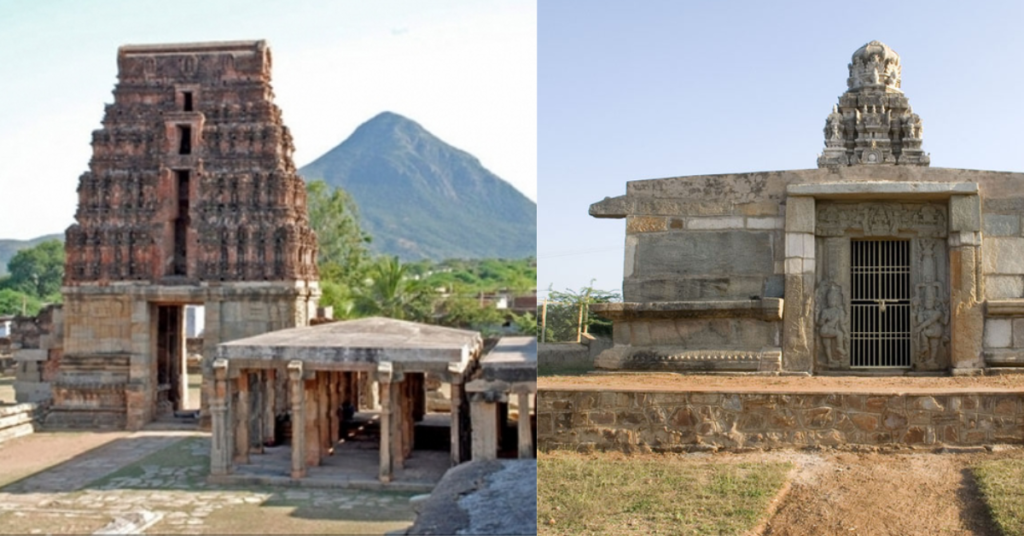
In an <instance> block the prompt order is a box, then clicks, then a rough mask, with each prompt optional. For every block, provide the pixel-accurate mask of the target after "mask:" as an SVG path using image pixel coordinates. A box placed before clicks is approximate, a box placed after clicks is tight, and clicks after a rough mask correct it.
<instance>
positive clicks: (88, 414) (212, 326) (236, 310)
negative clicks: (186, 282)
mask: <svg viewBox="0 0 1024 536" xmlns="http://www.w3.org/2000/svg"><path fill="white" fill-rule="evenodd" d="M318 296H319V291H318V289H317V286H316V284H315V283H313V284H310V285H307V284H305V283H301V282H299V283H231V284H226V285H224V286H213V285H210V286H201V287H193V286H187V287H185V286H182V287H173V286H141V285H140V286H132V285H112V286H78V287H71V288H66V289H65V311H66V321H65V331H64V333H65V336H66V339H65V348H64V354H65V357H64V360H63V363H62V366H61V367H60V372H59V375H58V377H57V380H56V383H55V385H54V389H53V392H54V401H53V407H52V410H51V412H50V414H49V415H48V417H47V420H46V424H47V425H57V426H67V427H111V428H128V429H138V428H141V427H142V425H144V424H145V423H147V422H150V421H152V420H153V419H154V418H155V417H156V416H157V414H158V412H159V410H160V407H161V404H162V403H163V404H166V401H163V400H160V399H159V396H160V395H159V393H160V392H161V390H160V388H159V387H160V386H159V383H160V382H159V379H158V370H157V344H158V342H157V335H158V326H157V320H158V313H157V308H158V307H159V306H161V305H186V304H201V305H204V306H205V308H206V324H205V330H204V333H205V335H204V338H203V355H204V356H205V357H204V359H203V365H202V370H203V376H204V378H203V395H202V408H201V411H202V414H203V415H208V413H207V400H208V398H209V394H208V393H209V391H208V390H209V389H211V388H212V369H211V368H210V364H209V361H210V359H212V357H210V356H212V355H213V353H214V351H215V348H216V346H217V345H218V344H220V343H222V342H227V341H231V340H235V339H240V338H244V337H248V336H251V335H256V334H261V333H266V332H269V331H275V330H280V329H286V328H290V327H296V326H302V325H306V324H307V323H308V321H309V318H310V315H311V312H312V311H315V307H316V300H317V298H318ZM181 351H182V352H184V351H185V344H184V335H183V334H182V348H181ZM181 361H182V362H181V363H180V365H181V367H182V368H181V373H182V374H183V375H184V374H185V373H186V370H187V369H186V368H185V360H184V359H182V360H181ZM175 366H177V364H175ZM184 377H187V376H184ZM207 422H208V417H207Z"/></svg>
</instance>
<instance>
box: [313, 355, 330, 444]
mask: <svg viewBox="0 0 1024 536" xmlns="http://www.w3.org/2000/svg"><path fill="white" fill-rule="evenodd" d="M333 374H334V373H333V372H330V371H326V370H323V371H318V372H317V373H316V398H317V404H316V406H317V409H318V410H319V411H318V412H317V418H316V421H317V422H316V427H317V431H319V432H320V454H321V456H323V455H324V454H327V455H330V454H331V448H332V447H333V446H334V443H333V442H332V441H331V417H330V416H331V413H332V411H331V409H330V405H331V396H330V387H331V384H330V378H331V376H332V375H333Z"/></svg>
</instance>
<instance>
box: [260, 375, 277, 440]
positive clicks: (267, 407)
mask: <svg viewBox="0 0 1024 536" xmlns="http://www.w3.org/2000/svg"><path fill="white" fill-rule="evenodd" d="M264 374H265V376H264V377H265V381H264V384H263V388H264V394H263V444H264V445H276V443H275V442H274V438H275V437H276V436H277V409H276V408H277V370H276V369H267V370H266V371H265V373H264Z"/></svg>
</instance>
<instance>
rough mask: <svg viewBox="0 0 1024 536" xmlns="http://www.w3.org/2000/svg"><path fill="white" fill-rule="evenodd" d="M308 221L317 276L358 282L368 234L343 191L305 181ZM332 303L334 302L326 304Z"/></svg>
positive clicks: (364, 262) (352, 284)
mask: <svg viewBox="0 0 1024 536" xmlns="http://www.w3.org/2000/svg"><path fill="white" fill-rule="evenodd" d="M306 206H307V209H308V210H309V224H310V226H311V227H312V228H313V230H314V231H316V236H317V243H318V245H319V253H318V254H317V264H318V265H319V267H320V278H321V280H324V281H333V282H335V283H339V284H341V285H344V286H346V287H348V289H349V290H351V289H353V288H354V287H357V286H359V285H360V283H361V281H362V279H363V278H364V276H365V273H366V268H367V265H368V264H369V260H370V255H369V251H368V249H367V246H368V244H369V243H370V240H371V239H370V235H368V234H367V233H365V232H364V231H363V229H362V227H360V225H359V209H358V207H356V203H355V201H354V200H353V199H352V197H351V196H350V195H348V193H347V192H345V190H342V189H341V188H332V187H331V186H330V185H328V184H327V183H326V182H324V181H323V180H319V179H318V180H313V181H309V182H308V183H306ZM327 305H334V304H327Z"/></svg>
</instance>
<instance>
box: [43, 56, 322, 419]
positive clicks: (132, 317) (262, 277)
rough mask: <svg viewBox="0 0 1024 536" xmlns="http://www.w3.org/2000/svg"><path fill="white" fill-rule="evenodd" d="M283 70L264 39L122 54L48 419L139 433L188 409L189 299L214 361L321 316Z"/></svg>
mask: <svg viewBox="0 0 1024 536" xmlns="http://www.w3.org/2000/svg"><path fill="white" fill-rule="evenodd" d="M270 67H271V55H270V50H269V49H268V48H267V45H266V43H265V42H263V41H244V42H243V41H239V42H220V43H195V44H174V45H138V46H134V45H133V46H123V47H121V48H120V49H119V51H118V83H117V86H116V87H115V89H114V92H113V93H114V103H113V104H109V105H107V106H106V112H105V115H104V118H103V127H102V128H101V129H100V130H97V131H94V132H93V135H92V146H93V156H92V159H91V161H90V163H89V171H88V172H86V173H84V174H83V175H82V177H81V179H80V182H79V187H78V194H79V205H78V212H77V213H76V215H75V219H76V221H77V223H75V224H74V225H72V226H71V227H70V228H68V230H67V233H66V245H65V248H66V266H65V282H64V284H65V286H64V289H63V292H64V303H65V319H66V320H65V343H64V357H63V359H62V362H61V365H60V372H59V375H58V380H57V382H56V383H55V384H54V386H53V391H54V408H53V411H52V412H51V414H50V417H48V423H53V424H58V425H96V424H106V425H112V426H126V427H128V428H138V427H139V426H141V425H142V424H144V423H146V422H148V421H150V420H152V419H153V418H155V416H157V415H158V414H159V413H161V412H166V411H169V410H178V409H185V404H186V400H187V375H186V374H185V366H184V354H185V338H184V337H185V334H184V329H183V324H184V314H183V306H185V305H203V306H205V317H206V322H205V331H204V333H203V354H204V356H207V357H208V356H209V355H211V352H212V349H213V348H214V347H215V346H216V345H217V344H219V343H221V342H225V341H228V340H233V339H238V338H242V337H246V336H251V335H257V334H260V333H264V332H268V331H273V330H277V329H283V328H288V327H294V326H301V325H306V324H307V323H308V321H309V317H310V315H311V313H312V312H315V307H316V302H317V299H318V296H319V290H318V285H317V269H316V250H317V244H316V236H315V234H314V233H313V231H312V230H311V229H310V227H309V221H308V217H307V212H306V193H305V185H304V183H303V181H302V179H301V178H300V177H299V176H298V175H297V174H296V170H295V166H294V164H293V162H292V152H293V150H294V146H293V145H292V138H291V135H290V134H289V131H288V128H287V127H285V126H284V125H283V123H282V121H281V111H280V109H278V108H277V106H275V105H274V103H273V91H272V90H271V86H270ZM207 361H208V359H206V358H204V360H203V362H204V374H203V376H204V380H203V401H204V403H203V406H204V407H203V410H204V413H205V411H206V408H205V400H206V399H207V396H208V392H207V390H208V388H209V385H210V381H209V372H210V371H209V370H207V368H208V363H207Z"/></svg>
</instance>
